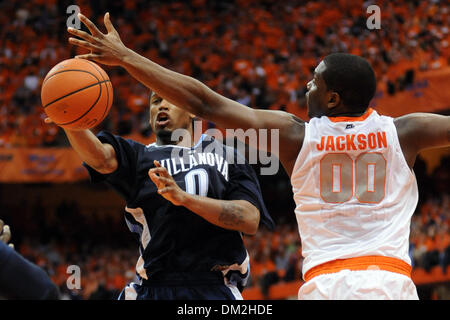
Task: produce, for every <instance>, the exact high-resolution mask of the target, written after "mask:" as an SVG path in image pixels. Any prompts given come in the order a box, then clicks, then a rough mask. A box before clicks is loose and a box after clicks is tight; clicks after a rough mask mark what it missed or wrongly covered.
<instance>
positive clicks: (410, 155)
mask: <svg viewBox="0 0 450 320" xmlns="http://www.w3.org/2000/svg"><path fill="white" fill-rule="evenodd" d="M394 124H395V126H396V128H397V134H398V138H399V140H400V145H401V147H402V151H403V154H404V156H405V159H406V161H407V162H408V165H409V167H410V168H412V167H413V166H414V162H415V160H416V156H417V154H418V153H420V151H422V150H425V149H431V148H439V147H448V146H450V117H449V116H443V115H438V114H433V113H411V114H408V115H405V116H402V117H399V118H396V119H395V120H394Z"/></svg>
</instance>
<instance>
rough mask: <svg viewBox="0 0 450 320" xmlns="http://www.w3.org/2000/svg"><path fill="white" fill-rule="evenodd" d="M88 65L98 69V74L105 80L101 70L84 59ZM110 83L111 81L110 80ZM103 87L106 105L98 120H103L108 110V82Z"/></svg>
mask: <svg viewBox="0 0 450 320" xmlns="http://www.w3.org/2000/svg"><path fill="white" fill-rule="evenodd" d="M86 61H87V62H88V63H89V64H90V65H92V66H93V67H94V68H95V70H97V71H98V73H99V74H100V76H101V77H102V79H103V80H105V77H103V74H102V72H101V70H99V68H98V66H97V65H96V64H95V63H92V62H91V61H89V60H86ZM110 83H111V81H110ZM105 88H106V106H105V110H104V111H103V115H102V118H101V120H100V121H103V119H105V116H106V112H107V111H108V110H109V88H108V84H107V83H105Z"/></svg>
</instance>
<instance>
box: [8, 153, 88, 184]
mask: <svg viewBox="0 0 450 320" xmlns="http://www.w3.org/2000/svg"><path fill="white" fill-rule="evenodd" d="M87 178H88V173H87V170H86V169H85V168H84V167H83V166H82V162H81V160H80V158H79V157H78V155H77V154H76V153H75V151H73V150H72V149H71V148H40V149H25V148H17V149H0V182H13V183H15V182H19V183H20V182H74V181H80V180H85V179H87Z"/></svg>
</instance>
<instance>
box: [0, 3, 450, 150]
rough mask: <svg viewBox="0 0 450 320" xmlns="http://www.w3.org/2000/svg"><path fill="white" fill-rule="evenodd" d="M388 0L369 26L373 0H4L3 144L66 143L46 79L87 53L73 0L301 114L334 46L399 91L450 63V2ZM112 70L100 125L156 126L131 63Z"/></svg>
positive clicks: (225, 89)
mask: <svg viewBox="0 0 450 320" xmlns="http://www.w3.org/2000/svg"><path fill="white" fill-rule="evenodd" d="M376 3H377V5H378V6H379V7H380V10H381V29H379V30H369V29H368V28H367V27H366V20H367V18H368V17H369V14H368V13H366V8H367V6H368V5H369V4H371V3H369V1H363V0H333V1H325V0H316V1H304V0H290V1H276V0H222V1H206V0H191V1H170V0H164V1H145V0H135V1H125V0H115V1H106V0H99V1H87V0H80V1H74V0H65V1H63V0H62V1H56V0H50V1H49V0H45V1H43V0H33V1H26V2H23V1H2V2H0V25H1V28H0V147H1V146H6V147H12V146H26V147H34V146H55V145H63V144H64V143H66V141H65V139H64V136H63V135H62V134H61V130H60V129H59V128H58V127H56V126H54V125H44V124H43V118H44V117H45V114H44V112H43V109H42V107H41V103H40V87H41V82H42V80H43V78H44V77H45V75H46V73H47V72H48V71H49V70H50V69H51V68H52V67H53V66H54V65H55V64H57V63H59V62H60V61H62V60H64V59H68V58H71V57H73V56H74V55H76V54H78V53H85V51H83V50H81V49H76V48H74V47H73V46H71V45H69V44H68V42H67V39H68V33H67V32H66V21H67V19H68V18H69V16H70V15H71V14H73V11H70V12H67V8H68V7H69V6H70V5H72V4H76V5H78V6H79V7H80V8H81V11H82V12H83V13H84V14H85V15H86V16H88V17H89V18H91V19H92V20H93V21H94V22H95V23H96V24H97V25H99V26H100V29H102V30H103V31H105V29H104V27H103V19H102V18H103V14H104V13H105V12H106V11H109V12H110V14H111V19H112V21H113V24H115V26H116V29H117V30H118V31H119V33H120V35H121V37H122V39H123V41H124V43H125V44H126V45H127V46H128V47H130V48H132V49H133V50H135V51H137V52H138V53H140V54H142V55H144V56H146V57H148V58H150V59H152V60H153V61H155V62H157V63H160V64H162V65H163V66H165V67H168V68H170V69H172V70H175V71H179V72H181V73H183V74H187V75H191V76H193V77H195V78H197V79H199V80H201V81H202V82H204V83H205V84H207V85H208V86H210V87H211V88H213V89H214V90H216V91H218V92H219V93H221V94H224V95H225V96H227V97H229V98H232V99H234V100H237V101H239V102H241V103H243V104H245V105H248V106H251V107H258V108H266V109H267V108H270V109H282V110H286V111H288V112H292V113H294V114H295V113H296V112H297V111H298V110H300V109H301V108H305V100H304V94H305V90H306V88H305V87H306V83H307V81H308V80H309V79H310V78H311V77H312V70H313V69H314V67H315V66H316V65H317V63H318V62H319V61H320V59H321V58H322V57H323V56H325V55H327V54H329V53H332V52H336V51H340V52H349V53H353V54H358V55H361V56H363V57H365V58H367V59H368V60H369V61H370V62H371V64H372V66H373V67H374V69H375V72H376V75H377V78H378V81H379V86H378V89H379V90H385V91H386V92H388V93H389V94H395V93H396V92H397V91H399V90H403V89H404V88H405V87H407V86H408V85H409V84H411V83H412V82H413V81H414V75H415V72H417V71H418V70H429V69H438V68H442V67H444V66H447V65H448V64H449V58H450V46H449V40H450V34H449V28H448V26H449V25H450V14H449V10H450V5H449V3H448V1H439V0H425V1H419V0H399V1H387V0H384V1H381V0H380V1H377V2H376ZM105 69H106V70H107V72H108V74H109V76H110V78H111V80H112V84H113V87H114V103H113V108H112V109H111V112H110V114H109V116H108V117H107V119H106V120H105V121H104V122H103V123H102V124H101V125H100V127H99V128H101V129H102V128H106V129H109V130H113V131H114V132H116V133H118V134H120V135H127V134H138V135H140V136H142V137H148V136H149V135H151V129H150V128H149V126H148V123H147V122H148V120H147V110H146V109H147V108H146V106H147V101H148V92H147V90H146V89H145V88H144V87H143V86H142V85H140V84H138V83H137V82H136V81H134V80H133V79H132V78H131V77H130V76H129V75H127V74H126V73H125V72H124V70H123V69H120V68H105Z"/></svg>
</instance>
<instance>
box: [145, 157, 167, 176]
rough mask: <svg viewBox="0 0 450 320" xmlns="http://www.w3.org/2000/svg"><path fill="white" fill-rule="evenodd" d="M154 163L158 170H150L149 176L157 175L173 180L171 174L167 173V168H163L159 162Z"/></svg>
mask: <svg viewBox="0 0 450 320" xmlns="http://www.w3.org/2000/svg"><path fill="white" fill-rule="evenodd" d="M153 163H154V164H155V166H156V168H152V169H150V170H149V174H150V173H157V174H159V175H161V176H163V177H166V178H172V176H171V175H170V174H169V172H168V171H167V169H166V168H164V167H162V166H161V165H160V164H159V162H158V161H156V160H155V161H153Z"/></svg>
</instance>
